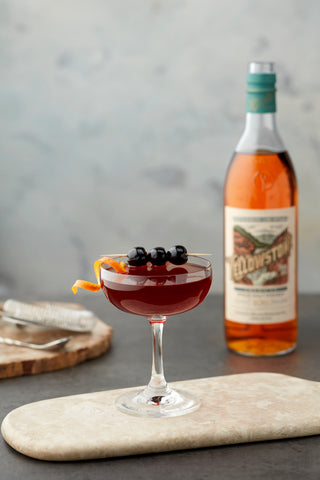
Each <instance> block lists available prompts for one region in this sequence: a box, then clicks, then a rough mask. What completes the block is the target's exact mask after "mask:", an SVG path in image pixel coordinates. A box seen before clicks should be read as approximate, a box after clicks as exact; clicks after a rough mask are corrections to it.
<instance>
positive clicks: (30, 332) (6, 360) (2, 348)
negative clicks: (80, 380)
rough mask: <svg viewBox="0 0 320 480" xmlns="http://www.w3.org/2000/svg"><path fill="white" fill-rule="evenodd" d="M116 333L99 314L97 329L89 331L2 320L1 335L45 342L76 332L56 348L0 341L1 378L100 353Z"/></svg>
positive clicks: (67, 364) (70, 363) (67, 305)
mask: <svg viewBox="0 0 320 480" xmlns="http://www.w3.org/2000/svg"><path fill="white" fill-rule="evenodd" d="M38 304H41V305H44V304H45V302H38ZM56 304H57V305H60V306H63V307H65V308H70V309H83V308H85V307H83V306H82V305H79V304H74V303H61V302H60V303H56ZM0 309H1V305H0ZM112 333H113V330H112V328H111V327H110V326H109V325H107V324H106V323H104V322H103V321H102V320H100V319H98V318H97V322H96V324H95V326H94V328H93V330H92V331H91V332H86V333H78V332H70V331H69V330H63V329H59V328H44V327H38V326H35V325H28V326H27V327H19V326H17V325H14V324H10V323H6V322H4V321H0V336H1V337H9V338H13V339H17V340H22V341H26V342H30V343H45V342H49V341H51V340H55V339H56V338H60V337H65V336H72V338H71V340H70V341H69V342H68V343H67V344H66V345H65V346H64V347H60V348H57V349H55V350H33V349H31V348H24V347H16V346H13V345H4V344H0V379H1V378H9V377H17V376H21V375H29V374H37V373H42V372H50V371H53V370H60V369H62V368H67V367H72V366H74V365H77V364H78V363H81V362H84V361H86V360H89V359H91V358H95V357H98V356H99V355H102V354H103V353H104V352H106V351H107V350H108V349H109V347H110V345H111V341H112Z"/></svg>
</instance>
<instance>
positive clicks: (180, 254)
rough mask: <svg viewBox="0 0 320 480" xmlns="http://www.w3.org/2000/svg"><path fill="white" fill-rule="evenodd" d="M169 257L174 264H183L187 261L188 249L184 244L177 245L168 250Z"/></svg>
mask: <svg viewBox="0 0 320 480" xmlns="http://www.w3.org/2000/svg"><path fill="white" fill-rule="evenodd" d="M167 259H168V260H169V262H171V263H173V264H174V265H183V264H184V263H187V261H188V256H187V249H186V247H184V246H183V245H175V246H174V247H171V248H169V250H168V251H167Z"/></svg>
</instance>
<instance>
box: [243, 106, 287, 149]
mask: <svg viewBox="0 0 320 480" xmlns="http://www.w3.org/2000/svg"><path fill="white" fill-rule="evenodd" d="M257 151H264V152H266V151H267V152H275V153H279V152H284V151H285V147H284V144H283V142H282V139H281V137H280V135H279V133H278V129H277V123H276V114H275V113H252V112H247V114H246V124H245V129H244V132H243V134H242V136H241V138H240V141H239V143H238V145H237V147H236V152H238V153H257Z"/></svg>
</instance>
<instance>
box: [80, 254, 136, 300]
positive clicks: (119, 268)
mask: <svg viewBox="0 0 320 480" xmlns="http://www.w3.org/2000/svg"><path fill="white" fill-rule="evenodd" d="M103 263H106V264H108V265H110V267H112V268H113V270H115V271H116V272H117V273H127V269H126V264H125V263H124V262H117V261H116V260H115V259H114V258H110V257H101V258H100V259H99V260H96V261H95V262H94V267H93V268H94V273H95V275H96V278H97V282H98V283H92V282H87V281H86V280H76V281H75V282H74V284H73V285H72V291H73V293H74V294H76V293H77V291H78V288H83V289H84V290H89V291H90V292H98V291H99V290H100V288H101V277H100V270H101V265H102V264H103Z"/></svg>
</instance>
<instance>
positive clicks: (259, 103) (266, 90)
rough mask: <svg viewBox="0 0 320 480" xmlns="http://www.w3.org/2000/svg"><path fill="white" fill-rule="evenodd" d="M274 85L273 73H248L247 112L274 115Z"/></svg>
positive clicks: (274, 77)
mask: <svg viewBox="0 0 320 480" xmlns="http://www.w3.org/2000/svg"><path fill="white" fill-rule="evenodd" d="M275 83H276V76H275V74H274V73H268V74H263V73H248V75H247V112H249V113H274V112H275V111H276V88H275Z"/></svg>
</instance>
